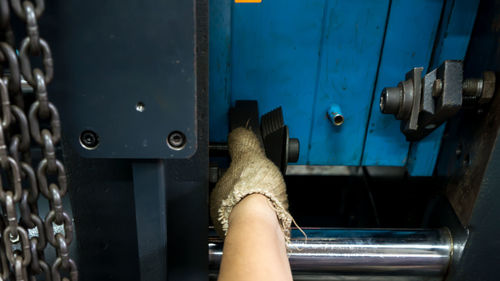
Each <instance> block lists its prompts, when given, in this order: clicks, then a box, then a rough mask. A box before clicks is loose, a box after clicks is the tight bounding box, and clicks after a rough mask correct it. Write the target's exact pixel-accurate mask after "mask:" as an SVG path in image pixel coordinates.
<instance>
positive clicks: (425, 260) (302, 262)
mask: <svg viewBox="0 0 500 281" xmlns="http://www.w3.org/2000/svg"><path fill="white" fill-rule="evenodd" d="M305 232H306V234H307V236H308V239H307V241H306V239H305V238H304V237H300V234H299V233H298V232H297V231H294V232H293V235H292V237H293V238H292V241H291V243H290V244H289V258H290V265H291V267H292V273H293V277H294V280H349V281H354V280H370V281H373V280H377V281H378V280H386V281H394V280H442V279H443V277H444V275H445V274H446V271H447V269H448V265H449V263H450V260H451V254H452V240H451V235H450V233H449V231H448V230H447V229H433V230H422V229H419V230H407V229H405V230H397V229H390V230H383V229H306V230H305ZM222 247H223V243H222V240H220V239H218V238H209V243H208V248H209V270H210V277H211V278H212V279H214V278H216V277H217V273H218V270H219V265H220V262H221V257H222Z"/></svg>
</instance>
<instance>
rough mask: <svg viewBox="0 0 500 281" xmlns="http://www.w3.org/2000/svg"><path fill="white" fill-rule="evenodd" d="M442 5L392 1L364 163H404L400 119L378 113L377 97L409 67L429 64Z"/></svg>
mask: <svg viewBox="0 0 500 281" xmlns="http://www.w3.org/2000/svg"><path fill="white" fill-rule="evenodd" d="M442 5H443V3H442V2H441V1H434V0H425V1H422V0H414V1H392V4H391V11H390V15H389V23H388V26H387V31H386V35H385V41H384V50H383V54H382V60H381V63H380V67H379V74H378V81H377V86H376V90H375V92H374V99H373V104H372V109H371V117H370V122H369V124H368V126H369V127H368V132H367V135H366V143H365V148H364V154H363V162H362V163H363V165H365V166H379V165H381V166H404V165H405V164H406V160H407V155H408V148H409V146H410V143H409V142H407V141H406V139H405V136H404V135H403V133H401V131H400V128H399V127H400V121H399V120H396V119H395V118H394V116H393V115H387V114H382V113H381V112H380V109H379V99H378V97H379V95H380V93H381V92H382V89H383V88H384V87H394V86H396V85H397V84H398V82H399V81H402V80H404V77H405V73H406V72H407V71H409V70H410V69H411V68H412V67H417V66H427V65H428V64H429V60H430V58H431V54H432V48H433V46H434V39H435V38H436V32H437V29H438V25H439V18H440V16H441V10H442ZM424 71H425V70H424Z"/></svg>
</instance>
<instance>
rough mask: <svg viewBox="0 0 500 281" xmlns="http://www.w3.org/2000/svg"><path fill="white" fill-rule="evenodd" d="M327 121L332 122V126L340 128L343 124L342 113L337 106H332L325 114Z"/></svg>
mask: <svg viewBox="0 0 500 281" xmlns="http://www.w3.org/2000/svg"><path fill="white" fill-rule="evenodd" d="M327 115H328V119H330V121H331V122H332V124H333V125H334V126H340V125H342V124H344V115H342V111H341V110H340V106H339V105H338V104H332V106H330V108H329V109H328V112H327Z"/></svg>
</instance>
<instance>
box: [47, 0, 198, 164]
mask: <svg viewBox="0 0 500 281" xmlns="http://www.w3.org/2000/svg"><path fill="white" fill-rule="evenodd" d="M193 4H194V1H174V0H171V1H138V0H132V1H119V0H112V1H98V0H92V1H57V4H50V5H51V6H52V7H50V9H47V11H48V13H51V16H52V17H51V19H53V22H52V23H51V22H49V23H48V25H50V28H49V30H50V33H47V34H42V36H46V37H49V39H50V42H51V45H52V46H53V54H54V62H55V71H56V76H55V77H56V79H55V80H54V82H53V85H51V86H52V87H53V90H52V93H53V94H52V95H53V96H54V100H56V101H57V105H58V106H59V108H60V113H61V115H62V119H63V123H62V125H63V130H64V131H65V135H66V136H67V137H68V138H69V139H68V143H69V144H70V145H72V146H73V147H74V149H75V150H76V151H78V152H79V153H80V154H81V155H82V156H84V157H98V158H186V157H190V156H191V155H192V154H193V153H194V152H195V151H196V148H197V140H196V131H197V130H196V111H195V105H196V95H195V90H196V84H195V83H196V75H195V50H196V48H195V47H196V39H195V36H194V34H195V26H194V23H195V20H194V6H193ZM44 30H45V29H44ZM49 35H50V36H49ZM138 103H142V104H143V105H144V108H143V111H142V112H141V111H139V110H137V109H136V105H137V104H138ZM66 120H70V121H66ZM84 130H92V131H94V132H96V133H97V134H98V136H99V145H98V146H97V148H96V149H94V150H86V149H84V148H83V147H82V146H81V145H80V141H79V137H80V134H81V133H82V131H84ZM172 131H180V132H182V133H183V134H184V135H185V136H186V139H187V143H186V145H185V147H184V148H183V149H181V150H174V149H171V148H170V147H169V146H168V145H167V141H166V139H167V137H168V135H169V134H170V133H171V132H172Z"/></svg>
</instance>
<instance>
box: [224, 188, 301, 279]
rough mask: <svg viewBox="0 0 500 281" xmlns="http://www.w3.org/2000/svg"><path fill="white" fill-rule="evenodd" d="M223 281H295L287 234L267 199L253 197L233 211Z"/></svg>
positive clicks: (228, 233)
mask: <svg viewBox="0 0 500 281" xmlns="http://www.w3.org/2000/svg"><path fill="white" fill-rule="evenodd" d="M219 280H220V281H229V280H231V281H235V280H236V281H244V280H252V281H253V280H263V281H266V280H278V281H279V280H292V276H291V273H290V264H289V262H288V256H287V253H286V245H285V238H284V234H283V231H282V230H281V227H280V224H279V221H278V219H277V217H276V213H275V211H274V209H273V208H272V205H271V203H270V202H269V200H268V199H267V198H266V197H265V196H263V195H260V194H252V195H249V196H247V197H246V198H245V199H243V200H242V201H241V202H239V203H238V204H237V205H236V206H235V207H234V208H233V210H232V212H231V215H230V217H229V229H228V232H227V236H226V239H225V241H224V255H223V257H222V263H221V270H220V274H219Z"/></svg>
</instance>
